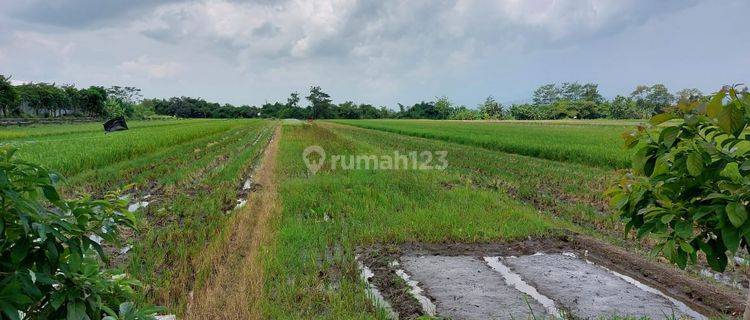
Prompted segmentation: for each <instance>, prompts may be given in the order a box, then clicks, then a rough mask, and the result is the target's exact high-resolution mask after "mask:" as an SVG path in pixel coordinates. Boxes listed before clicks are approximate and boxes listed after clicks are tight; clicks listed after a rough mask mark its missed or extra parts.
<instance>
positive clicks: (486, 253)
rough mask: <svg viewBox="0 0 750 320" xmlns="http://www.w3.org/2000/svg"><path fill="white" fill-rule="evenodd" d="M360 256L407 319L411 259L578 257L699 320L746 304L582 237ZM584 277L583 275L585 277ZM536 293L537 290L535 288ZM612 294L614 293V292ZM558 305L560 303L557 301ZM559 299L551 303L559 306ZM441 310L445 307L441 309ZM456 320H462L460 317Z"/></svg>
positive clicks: (375, 250) (413, 303) (378, 249)
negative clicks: (403, 270)
mask: <svg viewBox="0 0 750 320" xmlns="http://www.w3.org/2000/svg"><path fill="white" fill-rule="evenodd" d="M359 253H360V254H359V260H360V261H361V262H362V263H363V264H364V265H366V266H368V267H369V268H371V269H372V271H373V273H374V274H375V275H374V276H373V277H372V278H371V283H372V284H373V285H375V286H376V287H377V288H378V289H379V290H380V291H381V292H382V293H383V296H384V297H385V299H386V300H388V302H389V303H390V304H391V306H392V307H393V309H394V310H395V311H396V312H397V313H399V315H400V317H401V318H406V319H409V318H415V317H417V316H419V315H421V314H423V313H424V311H423V310H422V306H421V305H420V303H419V302H418V301H417V300H416V299H415V298H414V297H413V296H412V295H411V294H410V293H409V287H408V285H407V284H406V283H405V282H404V281H403V280H402V279H400V278H399V277H398V275H397V274H396V271H397V270H398V269H399V268H400V267H399V266H400V265H403V264H404V262H405V259H411V258H408V257H414V256H435V257H440V256H444V257H459V256H463V257H474V258H476V259H477V261H480V259H482V258H483V257H514V256H515V257H520V256H533V255H534V254H537V253H544V254H558V255H555V256H556V257H564V256H563V255H562V254H563V253H565V254H566V255H575V256H576V257H579V258H580V259H581V260H580V261H581V262H584V261H589V262H592V263H594V264H596V265H597V266H600V267H603V268H604V269H603V270H607V269H609V270H607V271H610V272H611V271H614V274H616V275H617V276H623V275H624V276H626V277H630V278H632V279H635V280H636V282H639V283H640V284H643V285H645V286H648V287H651V288H653V289H656V290H657V291H658V292H660V294H665V295H666V296H668V297H662V298H666V299H667V300H669V301H672V302H675V303H684V305H686V306H687V307H688V308H689V309H692V310H694V311H697V312H698V313H701V314H703V315H707V316H718V315H739V314H741V311H742V306H743V303H744V301H743V297H742V295H741V294H740V293H738V292H736V291H732V290H728V289H727V288H724V287H722V286H720V285H717V284H713V283H708V282H706V281H703V280H700V279H697V278H694V277H692V276H690V275H688V274H687V273H686V272H684V271H682V270H679V269H677V268H675V267H673V266H669V265H665V264H661V263H658V262H654V261H651V260H649V259H648V258H646V257H643V256H640V255H639V254H637V253H633V252H628V251H626V250H624V249H621V248H619V247H615V246H613V245H610V244H606V243H603V242H601V241H598V240H595V239H593V238H589V237H586V236H580V235H564V236H559V237H546V238H529V239H527V240H523V241H513V242H494V243H476V244H467V243H442V244H434V243H406V244H403V245H399V246H396V245H380V246H373V247H369V248H366V249H361V250H359ZM394 261H395V263H394ZM584 263H585V262H584ZM577 267H580V268H581V270H582V269H585V268H586V267H585V266H584V267H581V266H580V265H577ZM585 271H586V270H583V272H584V274H585ZM438 274H439V273H438ZM412 276H415V275H412ZM416 277H419V276H416ZM417 280H420V279H417ZM421 280H424V282H428V281H429V279H428V278H421ZM449 281H450V280H449ZM420 282H423V281H420ZM482 283H483V282H482V281H479V282H478V283H477V285H480V284H482ZM433 287H434V284H433V285H431V284H429V283H425V284H423V286H422V288H423V289H426V290H425V291H426V293H427V296H429V298H431V299H432V300H433V301H438V302H440V294H438V293H436V292H435V291H434V288H433ZM475 287H476V286H475ZM535 287H537V289H540V288H539V286H535ZM542 291H544V290H541V289H540V292H542ZM613 292H616V290H615V291H613ZM574 298H575V297H574ZM558 299H561V298H560V297H558ZM558 299H553V300H556V301H557V302H558V303H561V301H560V300H558ZM634 299H636V300H637V299H639V298H638V297H636V298H634ZM671 299H674V300H671ZM647 300H648V299H647ZM437 305H438V315H439V316H440V315H443V316H444V315H447V314H446V312H445V309H442V312H441V303H438V304H437ZM443 306H445V304H444V303H443ZM584 311H585V312H595V311H591V310H589V311H586V310H584ZM584 311H581V310H578V312H576V313H581V314H585V312H584ZM448 314H450V313H448ZM457 315H458V314H457ZM457 318H464V317H462V316H459V317H457ZM469 318H470V317H469Z"/></svg>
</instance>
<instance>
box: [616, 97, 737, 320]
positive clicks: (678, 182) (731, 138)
mask: <svg viewBox="0 0 750 320" xmlns="http://www.w3.org/2000/svg"><path fill="white" fill-rule="evenodd" d="M678 110H679V113H663V114H659V115H656V116H654V117H653V118H651V125H653V126H656V125H659V124H662V123H664V122H665V121H667V120H670V119H673V118H677V117H678V115H679V117H680V118H682V120H683V121H681V122H680V123H679V124H675V125H670V126H667V127H660V128H656V127H651V128H644V127H639V128H638V129H637V130H636V131H633V132H630V133H625V134H624V135H623V138H624V139H625V143H626V145H627V146H628V147H630V148H638V150H637V151H636V153H635V155H634V157H633V160H632V164H633V170H632V172H631V173H628V174H626V175H625V176H623V177H622V179H621V180H620V181H619V182H618V183H617V184H616V185H615V186H613V188H612V189H611V190H610V191H609V195H610V197H611V203H612V205H613V207H614V208H615V209H616V210H617V212H618V213H619V216H620V217H621V218H622V219H623V221H624V222H625V223H626V224H625V227H626V232H627V231H628V230H631V229H635V230H636V231H637V235H638V237H643V236H645V235H647V234H648V235H651V236H652V237H653V238H654V239H655V240H656V241H657V244H656V245H655V246H654V252H655V253H661V254H662V255H663V256H664V257H665V258H667V259H669V260H670V261H672V262H674V263H676V264H677V265H678V266H680V267H681V268H684V267H685V266H686V265H687V264H688V263H689V262H692V263H695V262H696V261H697V260H698V252H703V254H705V257H706V260H707V262H708V264H709V266H710V267H711V268H712V269H714V270H716V271H719V272H722V271H724V269H725V268H726V267H727V263H728V260H729V258H730V257H731V256H733V255H734V254H735V253H736V252H737V251H738V250H739V249H740V248H745V249H747V248H748V244H749V243H750V242H749V241H750V218H749V217H748V208H747V205H748V202H750V149H749V148H745V147H740V146H741V145H742V144H743V143H747V139H748V137H750V135H748V133H747V131H745V129H746V128H747V126H748V121H750V94H748V92H747V89H746V88H743V89H742V90H739V89H738V88H737V87H725V88H722V90H720V91H719V92H718V93H716V94H715V95H714V96H713V97H712V98H711V100H710V102H708V103H707V104H703V103H699V102H696V101H694V102H683V103H681V104H680V105H678ZM727 254H729V256H728V255H727ZM748 302H750V295H748ZM745 318H746V319H748V318H750V303H749V304H748V306H747V307H746V310H745Z"/></svg>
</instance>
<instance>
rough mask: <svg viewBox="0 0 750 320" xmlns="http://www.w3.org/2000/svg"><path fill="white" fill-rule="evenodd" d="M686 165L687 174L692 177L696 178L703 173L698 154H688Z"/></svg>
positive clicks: (701, 162) (701, 161)
mask: <svg viewBox="0 0 750 320" xmlns="http://www.w3.org/2000/svg"><path fill="white" fill-rule="evenodd" d="M686 164H687V170H688V173H689V174H690V175H691V176H693V177H697V176H699V175H701V173H702V172H703V157H701V155H700V154H698V153H695V152H691V153H690V154H688V156H687V162H686Z"/></svg>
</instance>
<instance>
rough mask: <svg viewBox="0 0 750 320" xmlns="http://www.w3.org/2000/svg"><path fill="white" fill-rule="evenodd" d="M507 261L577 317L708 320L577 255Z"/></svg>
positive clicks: (654, 291)
mask: <svg viewBox="0 0 750 320" xmlns="http://www.w3.org/2000/svg"><path fill="white" fill-rule="evenodd" d="M504 262H505V264H506V265H507V266H508V267H509V268H510V269H511V270H513V271H514V272H516V273H517V274H519V275H520V277H521V278H523V279H524V280H525V281H526V282H528V283H530V284H532V285H533V286H534V287H535V288H536V290H538V291H539V292H540V293H542V294H544V295H545V296H547V297H549V298H551V299H554V300H555V301H556V302H557V303H559V304H560V305H561V306H562V307H564V308H565V309H567V310H570V312H571V313H572V314H573V316H575V317H583V318H596V317H598V316H601V315H621V316H635V317H643V316H645V317H649V318H652V319H658V318H662V317H664V316H665V315H667V316H669V315H672V314H674V315H675V316H677V317H678V318H679V317H682V316H689V317H693V318H697V319H705V317H703V316H702V315H700V314H699V313H697V312H695V311H693V310H692V309H690V308H688V307H687V306H686V305H685V304H684V303H682V302H680V301H677V300H676V299H673V298H671V297H669V296H666V295H665V294H663V293H661V292H660V291H658V290H656V289H653V288H651V287H649V286H646V285H644V284H642V283H640V282H638V281H636V280H635V279H633V278H630V277H627V276H624V275H622V274H619V273H616V272H613V271H611V270H609V269H607V268H604V267H602V266H599V265H596V264H593V263H591V262H589V261H586V260H582V259H578V258H577V257H575V255H573V256H571V255H562V254H541V255H530V256H519V257H517V258H506V259H504Z"/></svg>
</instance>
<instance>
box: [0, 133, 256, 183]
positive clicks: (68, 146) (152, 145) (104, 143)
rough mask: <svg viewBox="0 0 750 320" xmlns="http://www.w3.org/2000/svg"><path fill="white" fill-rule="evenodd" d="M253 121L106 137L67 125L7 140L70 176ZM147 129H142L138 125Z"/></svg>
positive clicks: (28, 155)
mask: <svg viewBox="0 0 750 320" xmlns="http://www.w3.org/2000/svg"><path fill="white" fill-rule="evenodd" d="M248 121H253V120H198V121H183V122H174V121H173V120H170V121H166V122H165V123H161V124H162V125H159V123H158V122H156V121H154V122H143V123H135V124H136V126H135V127H133V129H132V130H128V131H119V132H114V133H110V134H106V135H105V134H104V133H103V132H101V131H98V130H97V131H93V132H92V131H89V130H79V129H81V128H80V127H79V125H68V129H69V131H67V132H64V133H58V134H55V135H42V136H33V137H29V138H23V139H12V140H6V141H4V142H5V143H10V144H13V145H15V146H16V147H17V148H18V156H19V157H20V158H22V159H24V160H28V161H31V162H34V163H38V164H41V165H44V166H46V167H48V168H51V169H53V170H56V171H58V172H60V173H62V174H63V175H66V176H70V175H72V174H75V173H78V172H80V171H82V170H86V169H93V168H98V167H102V166H105V165H109V164H111V163H116V162H119V161H123V160H129V159H135V158H137V157H139V156H141V155H144V154H148V153H151V152H156V151H159V150H161V149H164V148H168V147H170V146H174V145H178V144H181V143H184V142H188V141H191V140H194V139H198V138H200V137H204V136H207V135H212V134H216V133H220V132H224V131H227V130H229V129H232V128H237V127H239V126H242V125H244V124H246V123H248ZM141 124H142V125H144V126H141V127H139V126H138V125H141Z"/></svg>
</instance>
